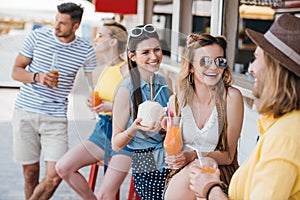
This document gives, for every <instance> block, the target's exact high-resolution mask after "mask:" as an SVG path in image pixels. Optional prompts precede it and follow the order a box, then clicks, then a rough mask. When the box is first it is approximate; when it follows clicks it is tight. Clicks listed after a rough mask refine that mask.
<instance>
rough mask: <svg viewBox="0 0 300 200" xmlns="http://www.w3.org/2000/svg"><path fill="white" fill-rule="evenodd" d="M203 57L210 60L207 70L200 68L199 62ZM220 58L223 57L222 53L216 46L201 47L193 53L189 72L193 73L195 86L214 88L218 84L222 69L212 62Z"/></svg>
mask: <svg viewBox="0 0 300 200" xmlns="http://www.w3.org/2000/svg"><path fill="white" fill-rule="evenodd" d="M204 56H205V57H209V58H211V59H212V62H211V65H210V66H209V67H208V68H206V67H204V66H201V62H200V60H201V58H203V57H204ZM220 57H224V51H223V49H222V48H221V47H220V46H219V45H217V44H212V45H207V46H203V47H200V48H198V49H196V50H195V51H194V58H193V61H192V64H193V66H192V68H191V72H192V73H194V80H195V84H205V85H207V86H214V85H216V84H217V83H218V81H219V80H220V79H221V78H222V74H223V72H224V69H221V68H219V67H218V66H217V65H216V63H215V61H214V60H215V59H216V58H220Z"/></svg>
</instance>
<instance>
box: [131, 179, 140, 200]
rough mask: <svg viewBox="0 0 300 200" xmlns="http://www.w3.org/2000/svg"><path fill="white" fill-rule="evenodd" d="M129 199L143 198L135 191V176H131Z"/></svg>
mask: <svg viewBox="0 0 300 200" xmlns="http://www.w3.org/2000/svg"><path fill="white" fill-rule="evenodd" d="M128 200H142V199H141V198H140V197H139V195H138V194H137V193H136V191H135V188H134V180H133V176H131V180H130V188H129V191H128Z"/></svg>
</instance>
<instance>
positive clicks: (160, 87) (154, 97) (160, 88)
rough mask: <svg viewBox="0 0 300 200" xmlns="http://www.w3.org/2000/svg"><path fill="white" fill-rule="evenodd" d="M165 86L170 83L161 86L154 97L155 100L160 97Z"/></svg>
mask: <svg viewBox="0 0 300 200" xmlns="http://www.w3.org/2000/svg"><path fill="white" fill-rule="evenodd" d="M165 87H168V85H163V86H161V87H160V88H159V90H158V92H157V93H156V95H155V97H154V98H153V99H152V100H153V101H155V99H156V98H157V97H158V95H159V93H160V92H161V90H162V89H163V88H165Z"/></svg>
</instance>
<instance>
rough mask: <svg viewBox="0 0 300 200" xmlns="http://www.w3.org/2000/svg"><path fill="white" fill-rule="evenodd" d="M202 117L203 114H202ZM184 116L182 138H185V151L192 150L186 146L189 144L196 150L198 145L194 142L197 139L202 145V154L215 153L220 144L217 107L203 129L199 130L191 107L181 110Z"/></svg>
mask: <svg viewBox="0 0 300 200" xmlns="http://www.w3.org/2000/svg"><path fill="white" fill-rule="evenodd" d="M200 115H201V113H200ZM181 116H182V124H183V126H182V137H183V144H184V147H183V150H191V149H190V148H189V147H187V146H186V145H187V144H189V145H191V146H193V147H195V148H197V145H196V144H195V143H194V142H193V140H194V139H195V140H196V141H197V143H198V144H199V145H200V148H201V152H211V151H214V150H215V148H216V146H217V144H218V138H219V136H218V112H217V108H216V106H215V107H214V109H213V111H212V113H211V115H210V117H209V119H208V121H207V123H206V124H205V125H204V127H203V128H202V129H199V128H198V126H197V124H196V122H195V119H194V116H193V113H192V110H191V108H190V106H189V105H187V106H185V107H184V108H183V109H182V110H181Z"/></svg>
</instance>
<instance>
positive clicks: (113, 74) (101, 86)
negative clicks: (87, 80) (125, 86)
mask: <svg viewBox="0 0 300 200" xmlns="http://www.w3.org/2000/svg"><path fill="white" fill-rule="evenodd" d="M124 64H126V61H123V62H121V63H120V64H118V65H115V66H106V67H105V68H104V70H103V72H102V73H101V74H100V76H99V78H98V80H97V84H96V87H95V90H96V91H98V92H99V96H100V98H101V99H102V100H104V101H110V102H113V100H114V95H115V92H116V90H117V89H118V86H119V84H120V83H121V81H122V80H123V78H124V77H123V75H122V73H121V71H120V69H121V67H122V66H123V65H124ZM100 114H111V112H107V113H100Z"/></svg>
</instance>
